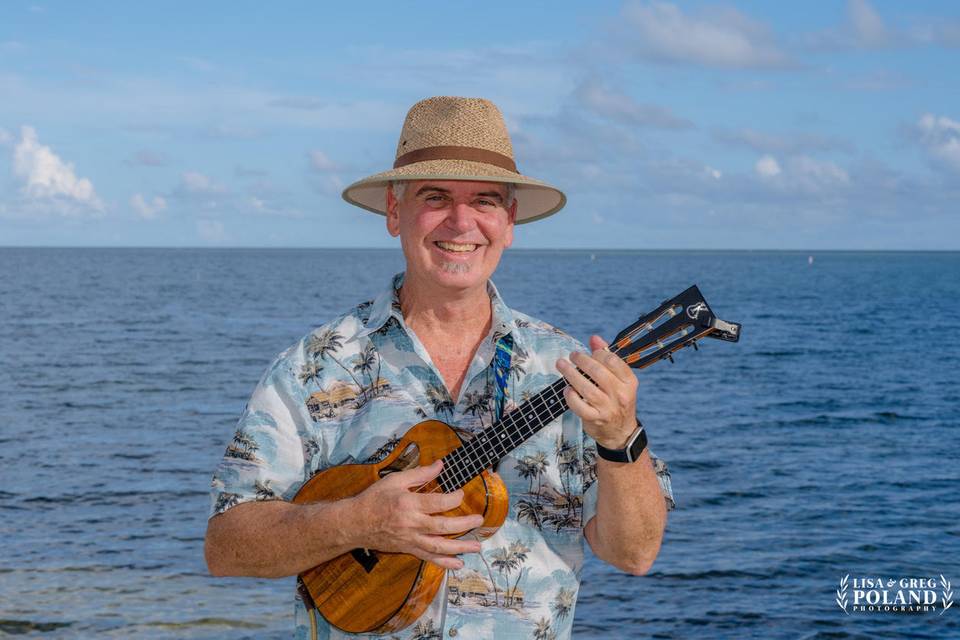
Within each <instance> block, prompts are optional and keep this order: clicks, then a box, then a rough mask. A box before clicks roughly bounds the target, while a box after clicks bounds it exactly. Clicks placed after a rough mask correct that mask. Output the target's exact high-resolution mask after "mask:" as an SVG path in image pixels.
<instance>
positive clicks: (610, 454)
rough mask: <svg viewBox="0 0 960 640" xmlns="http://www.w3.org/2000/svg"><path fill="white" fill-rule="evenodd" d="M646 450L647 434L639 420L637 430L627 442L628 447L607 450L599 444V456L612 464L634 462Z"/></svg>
mask: <svg viewBox="0 0 960 640" xmlns="http://www.w3.org/2000/svg"><path fill="white" fill-rule="evenodd" d="M646 448H647V432H646V431H644V430H643V425H642V424H641V423H640V421H639V420H637V428H636V430H635V431H634V432H633V433H631V434H630V439H628V440H627V445H626V446H625V447H624V448H623V449H607V448H606V447H605V446H603V445H602V444H600V443H599V442H598V443H597V455H598V456H600V457H601V458H603V459H604V460H609V461H610V462H633V461H635V460H636V459H637V458H639V457H640V454H641V453H643V450H644V449H646Z"/></svg>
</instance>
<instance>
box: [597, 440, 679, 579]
mask: <svg viewBox="0 0 960 640" xmlns="http://www.w3.org/2000/svg"><path fill="white" fill-rule="evenodd" d="M597 486H598V494H597V514H596V517H594V518H593V519H591V521H590V522H589V523H588V524H587V530H586V532H585V534H586V536H587V540H588V541H589V542H590V547H591V548H592V549H593V552H594V554H596V556H597V557H599V558H600V559H601V560H604V561H606V562H608V563H610V564H612V565H613V566H615V567H617V568H618V569H621V570H623V571H626V572H628V573H633V574H636V575H641V574H644V573H646V572H647V571H649V569H650V567H651V566H652V565H653V561H654V560H655V559H656V557H657V553H658V552H659V551H660V543H661V541H662V540H663V531H664V528H665V527H666V523H667V509H666V504H665V503H664V499H663V495H662V494H661V492H660V483H659V482H658V481H657V474H656V472H655V471H654V469H653V463H652V461H651V460H650V456H649V455H647V452H646V451H644V452H643V453H642V454H641V456H640V459H639V460H637V461H636V462H633V463H627V464H624V463H618V462H608V461H606V460H603V459H600V460H597Z"/></svg>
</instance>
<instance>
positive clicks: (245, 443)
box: [224, 429, 260, 462]
mask: <svg viewBox="0 0 960 640" xmlns="http://www.w3.org/2000/svg"><path fill="white" fill-rule="evenodd" d="M259 448H260V446H259V445H258V444H257V442H256V440H254V439H253V438H251V437H250V435H249V434H248V433H247V432H246V431H244V430H243V429H237V430H236V432H235V433H234V434H233V441H232V442H231V443H230V444H229V445H227V451H226V453H225V454H224V455H225V456H226V457H228V458H238V459H240V460H248V461H250V462H254V461H256V460H257V456H255V455H254V452H256V451H257V450H258V449H259Z"/></svg>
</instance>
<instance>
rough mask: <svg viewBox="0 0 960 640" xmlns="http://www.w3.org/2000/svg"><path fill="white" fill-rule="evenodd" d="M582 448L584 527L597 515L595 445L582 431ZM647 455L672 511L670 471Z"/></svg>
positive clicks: (652, 456)
mask: <svg viewBox="0 0 960 640" xmlns="http://www.w3.org/2000/svg"><path fill="white" fill-rule="evenodd" d="M570 413H572V412H570ZM582 446H583V448H582V449H581V451H582V457H581V468H582V469H583V519H582V521H581V526H584V527H585V526H586V525H587V523H588V522H590V518H592V517H593V516H595V515H597V443H596V442H594V440H593V438H591V437H590V436H588V435H587V432H586V431H583V443H582ZM647 453H648V454H649V455H650V461H651V462H653V470H654V471H655V472H656V474H657V482H658V483H659V484H660V493H661V494H662V495H663V500H664V502H665V503H666V506H667V511H673V510H674V509H675V508H676V502H674V499H673V485H672V484H671V483H670V470H669V469H668V468H667V463H666V462H665V461H664V460H662V459H660V458H658V457H657V456H656V455H655V454H654V453H653V451H651V450H650V449H647Z"/></svg>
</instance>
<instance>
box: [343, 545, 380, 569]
mask: <svg viewBox="0 0 960 640" xmlns="http://www.w3.org/2000/svg"><path fill="white" fill-rule="evenodd" d="M350 555H352V556H353V559H354V560H356V561H357V562H359V563H360V566H361V567H363V570H364V571H366V572H367V573H370V572H371V571H373V568H374V567H375V566H377V563H378V562H380V558H378V557H377V552H376V551H367V550H365V549H354V550H353V551H351V552H350Z"/></svg>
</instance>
